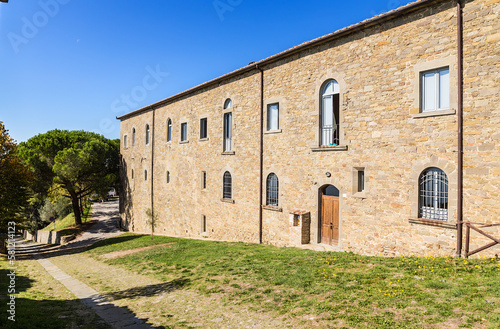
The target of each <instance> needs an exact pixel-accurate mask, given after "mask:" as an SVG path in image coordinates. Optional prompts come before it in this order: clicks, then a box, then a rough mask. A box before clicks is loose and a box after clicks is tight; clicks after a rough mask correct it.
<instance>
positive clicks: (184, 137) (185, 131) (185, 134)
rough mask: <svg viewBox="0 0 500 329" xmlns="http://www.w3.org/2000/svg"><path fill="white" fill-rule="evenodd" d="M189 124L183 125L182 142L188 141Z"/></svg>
mask: <svg viewBox="0 0 500 329" xmlns="http://www.w3.org/2000/svg"><path fill="white" fill-rule="evenodd" d="M187 129H188V128H187V123H186V122H184V123H181V142H184V141H187Z"/></svg>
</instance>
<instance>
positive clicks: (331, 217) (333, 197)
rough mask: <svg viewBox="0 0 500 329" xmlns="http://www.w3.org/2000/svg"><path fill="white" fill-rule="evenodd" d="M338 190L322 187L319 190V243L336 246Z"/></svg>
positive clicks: (337, 234) (329, 186)
mask: <svg viewBox="0 0 500 329" xmlns="http://www.w3.org/2000/svg"><path fill="white" fill-rule="evenodd" d="M339 196H340V192H339V189H338V188H336V187H335V186H333V185H324V186H323V187H321V188H320V189H319V205H320V206H319V208H320V211H319V215H320V225H319V227H320V234H319V236H320V242H321V243H324V244H328V245H338V242H339V203H340V202H339V201H340V198H339Z"/></svg>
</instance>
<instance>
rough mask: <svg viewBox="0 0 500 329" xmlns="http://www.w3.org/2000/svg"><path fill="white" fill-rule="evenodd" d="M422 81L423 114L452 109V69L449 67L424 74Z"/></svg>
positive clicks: (421, 106) (422, 74)
mask: <svg viewBox="0 0 500 329" xmlns="http://www.w3.org/2000/svg"><path fill="white" fill-rule="evenodd" d="M420 81H421V82H420V84H421V92H420V94H421V105H420V108H421V112H431V111H439V110H448V109H449V108H450V69H449V68H448V67H445V68H441V69H437V70H432V71H427V72H422V73H421V75H420Z"/></svg>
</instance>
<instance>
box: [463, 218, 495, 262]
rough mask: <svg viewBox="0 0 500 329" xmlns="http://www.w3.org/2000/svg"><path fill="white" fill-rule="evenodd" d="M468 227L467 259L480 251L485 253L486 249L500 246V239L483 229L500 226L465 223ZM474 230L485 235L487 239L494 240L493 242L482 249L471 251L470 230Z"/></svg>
mask: <svg viewBox="0 0 500 329" xmlns="http://www.w3.org/2000/svg"><path fill="white" fill-rule="evenodd" d="M464 224H465V226H466V230H465V257H466V258H468V257H469V256H471V255H474V254H476V253H478V252H480V251H483V250H485V249H488V248H491V247H493V246H494V245H497V244H500V239H498V238H495V237H494V236H492V235H491V234H489V233H486V232H485V231H483V230H482V229H483V228H486V227H494V226H500V224H484V223H472V222H464ZM471 229H473V230H474V231H476V232H478V233H479V234H481V235H484V236H485V237H487V238H489V239H491V240H493V242H490V243H488V244H486V245H484V246H482V247H479V248H477V249H474V250H472V251H469V243H470V237H471V236H470V230H471Z"/></svg>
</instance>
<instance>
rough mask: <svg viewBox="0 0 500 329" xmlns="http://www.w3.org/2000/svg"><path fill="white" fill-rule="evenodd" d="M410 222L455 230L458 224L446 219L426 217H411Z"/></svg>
mask: <svg viewBox="0 0 500 329" xmlns="http://www.w3.org/2000/svg"><path fill="white" fill-rule="evenodd" d="M408 222H409V223H411V224H420V225H428V226H435V227H442V228H449V229H453V230H456V229H457V225H456V224H452V223H449V222H448V221H444V220H436V219H425V218H410V219H408Z"/></svg>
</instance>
